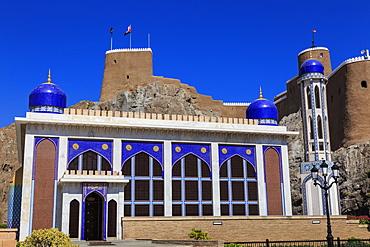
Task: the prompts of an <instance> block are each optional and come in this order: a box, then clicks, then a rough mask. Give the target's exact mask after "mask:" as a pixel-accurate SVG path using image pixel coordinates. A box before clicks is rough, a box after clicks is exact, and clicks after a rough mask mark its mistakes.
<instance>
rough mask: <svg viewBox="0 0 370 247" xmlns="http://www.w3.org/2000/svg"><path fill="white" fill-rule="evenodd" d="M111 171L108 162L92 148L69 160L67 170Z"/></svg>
mask: <svg viewBox="0 0 370 247" xmlns="http://www.w3.org/2000/svg"><path fill="white" fill-rule="evenodd" d="M80 168H81V170H88V171H111V170H112V166H111V164H110V162H109V161H108V160H107V159H106V158H105V157H104V156H101V155H100V154H99V153H97V152H95V151H93V150H91V149H90V150H86V151H85V152H83V153H81V154H79V155H78V156H77V157H75V158H74V159H72V160H71V162H70V163H69V165H68V170H80Z"/></svg>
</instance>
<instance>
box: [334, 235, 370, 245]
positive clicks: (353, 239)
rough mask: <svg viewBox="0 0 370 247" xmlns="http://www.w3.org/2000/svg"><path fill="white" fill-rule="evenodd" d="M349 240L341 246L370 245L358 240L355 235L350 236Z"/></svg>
mask: <svg viewBox="0 0 370 247" xmlns="http://www.w3.org/2000/svg"><path fill="white" fill-rule="evenodd" d="M348 240H349V241H348V242H347V243H346V244H343V245H341V246H343V247H369V246H370V244H368V243H365V242H362V241H358V240H357V239H356V238H354V237H352V238H348Z"/></svg>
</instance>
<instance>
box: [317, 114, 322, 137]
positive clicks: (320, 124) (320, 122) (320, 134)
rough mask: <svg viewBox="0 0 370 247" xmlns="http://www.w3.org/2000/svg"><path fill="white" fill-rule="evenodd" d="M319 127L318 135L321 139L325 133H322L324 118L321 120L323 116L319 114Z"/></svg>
mask: <svg viewBox="0 0 370 247" xmlns="http://www.w3.org/2000/svg"><path fill="white" fill-rule="evenodd" d="M317 127H318V131H317V132H318V135H319V139H322V138H323V134H322V120H321V117H320V116H318V117H317Z"/></svg>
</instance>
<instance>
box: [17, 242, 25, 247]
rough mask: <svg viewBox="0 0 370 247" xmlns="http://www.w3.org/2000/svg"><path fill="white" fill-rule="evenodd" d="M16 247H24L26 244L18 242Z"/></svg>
mask: <svg viewBox="0 0 370 247" xmlns="http://www.w3.org/2000/svg"><path fill="white" fill-rule="evenodd" d="M16 247H24V243H21V242H17V245H16Z"/></svg>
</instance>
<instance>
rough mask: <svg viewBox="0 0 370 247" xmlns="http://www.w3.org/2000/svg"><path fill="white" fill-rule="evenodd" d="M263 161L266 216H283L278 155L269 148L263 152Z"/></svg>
mask: <svg viewBox="0 0 370 247" xmlns="http://www.w3.org/2000/svg"><path fill="white" fill-rule="evenodd" d="M264 160H265V171H266V172H265V174H266V175H265V176H266V192H267V212H268V215H283V202H282V190H281V182H282V181H281V169H280V157H279V153H278V152H277V151H276V150H275V149H274V148H269V149H267V150H266V151H265V154H264Z"/></svg>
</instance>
